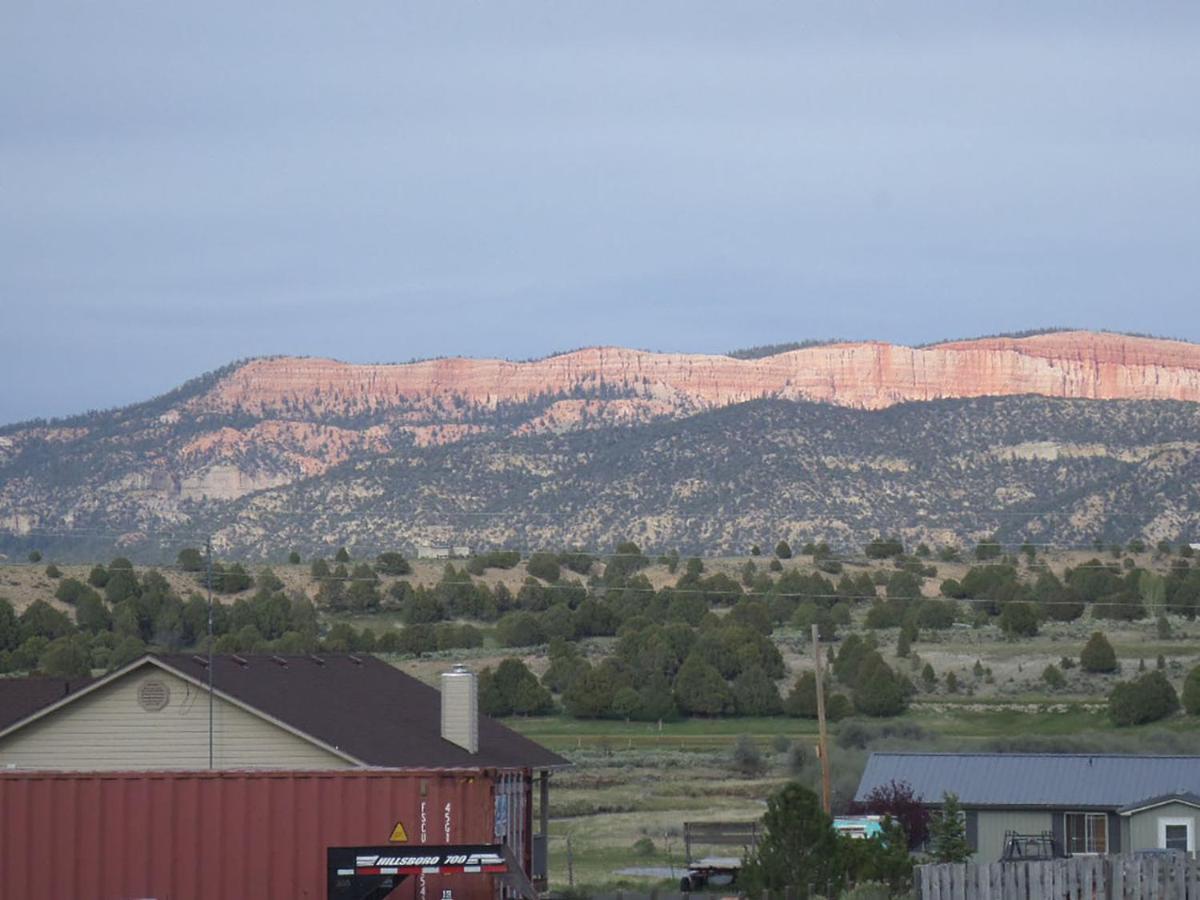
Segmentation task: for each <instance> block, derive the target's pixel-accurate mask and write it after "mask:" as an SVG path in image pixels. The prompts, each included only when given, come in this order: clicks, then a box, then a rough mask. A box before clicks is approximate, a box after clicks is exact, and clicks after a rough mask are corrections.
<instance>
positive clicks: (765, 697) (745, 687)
mask: <svg viewBox="0 0 1200 900" xmlns="http://www.w3.org/2000/svg"><path fill="white" fill-rule="evenodd" d="M733 699H734V704H735V706H736V707H737V712H738V715H742V716H777V715H779V714H780V713H781V712H783V701H782V700H780V699H779V689H778V688H776V687H775V682H773V681H772V680H771V679H770V678H768V677H767V673H766V672H764V671H763V670H762V667H761V666H756V665H752V666H750V667H748V668H746V669H745V670H743V671H742V673H741V674H740V675H738V677H737V678H736V679H734V682H733Z"/></svg>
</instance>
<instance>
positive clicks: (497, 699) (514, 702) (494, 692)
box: [479, 658, 554, 716]
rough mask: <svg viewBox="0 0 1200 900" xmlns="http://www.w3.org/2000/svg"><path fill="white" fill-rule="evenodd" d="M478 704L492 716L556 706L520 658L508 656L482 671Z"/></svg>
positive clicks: (529, 711)
mask: <svg viewBox="0 0 1200 900" xmlns="http://www.w3.org/2000/svg"><path fill="white" fill-rule="evenodd" d="M479 706H480V709H481V710H482V711H483V712H484V713H486V714H487V715H489V716H507V715H513V714H514V713H515V714H516V715H539V714H541V713H546V712H550V711H551V710H553V709H554V700H553V699H552V698H551V697H550V692H549V691H548V690H546V689H545V688H544V687H542V685H541V683H540V682H539V681H538V680H537V676H536V675H534V674H533V673H532V672H530V671H529V668H528V667H527V666H526V665H525V663H523V662H521V661H520V660H519V659H512V658H509V659H505V660H503V661H501V663H500V665H499V666H497V667H496V669H495V671H494V672H493V671H492V669H491V668H490V667H489V668H486V669H484V670H483V671H482V672H481V673H480V674H479Z"/></svg>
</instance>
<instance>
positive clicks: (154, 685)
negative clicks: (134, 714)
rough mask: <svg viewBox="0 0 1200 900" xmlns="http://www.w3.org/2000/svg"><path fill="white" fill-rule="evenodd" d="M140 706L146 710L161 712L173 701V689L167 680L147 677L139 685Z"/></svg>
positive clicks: (138, 697)
mask: <svg viewBox="0 0 1200 900" xmlns="http://www.w3.org/2000/svg"><path fill="white" fill-rule="evenodd" d="M137 699H138V706H140V707H141V708H142V709H144V710H145V711H146V712H161V711H162V710H164V709H166V708H167V704H168V703H170V702H171V689H170V688H169V687H167V683H166V682H165V681H159V680H158V679H157V678H147V679H146V680H145V681H143V682H142V683H141V684H140V685H138V694H137Z"/></svg>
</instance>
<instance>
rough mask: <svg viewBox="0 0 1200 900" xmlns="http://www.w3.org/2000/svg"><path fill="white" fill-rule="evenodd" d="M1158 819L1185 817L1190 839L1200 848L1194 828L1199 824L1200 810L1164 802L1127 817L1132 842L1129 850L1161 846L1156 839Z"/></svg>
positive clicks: (1198, 837) (1198, 836) (1199, 839)
mask: <svg viewBox="0 0 1200 900" xmlns="http://www.w3.org/2000/svg"><path fill="white" fill-rule="evenodd" d="M1159 819H1187V820H1188V821H1190V822H1191V826H1192V841H1193V843H1194V844H1195V846H1196V848H1197V849H1200V835H1197V833H1196V828H1197V827H1198V826H1200V810H1198V809H1196V808H1195V807H1194V806H1187V805H1186V804H1183V803H1165V804H1163V805H1162V806H1156V807H1155V808H1154V809H1147V810H1146V811H1144V812H1140V813H1134V814H1133V815H1132V816H1130V817H1129V838H1130V840H1131V841H1132V842H1133V843H1132V846H1131V847H1130V849H1131V850H1145V849H1147V848H1148V847H1161V846H1162V845H1161V844H1160V843H1159V841H1158V820H1159Z"/></svg>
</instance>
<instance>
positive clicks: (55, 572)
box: [46, 563, 62, 578]
mask: <svg viewBox="0 0 1200 900" xmlns="http://www.w3.org/2000/svg"><path fill="white" fill-rule="evenodd" d="M46 577H47V578H62V572H60V571H59V569H58V566H56V565H55V564H54V563H50V565H48V566H46Z"/></svg>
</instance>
